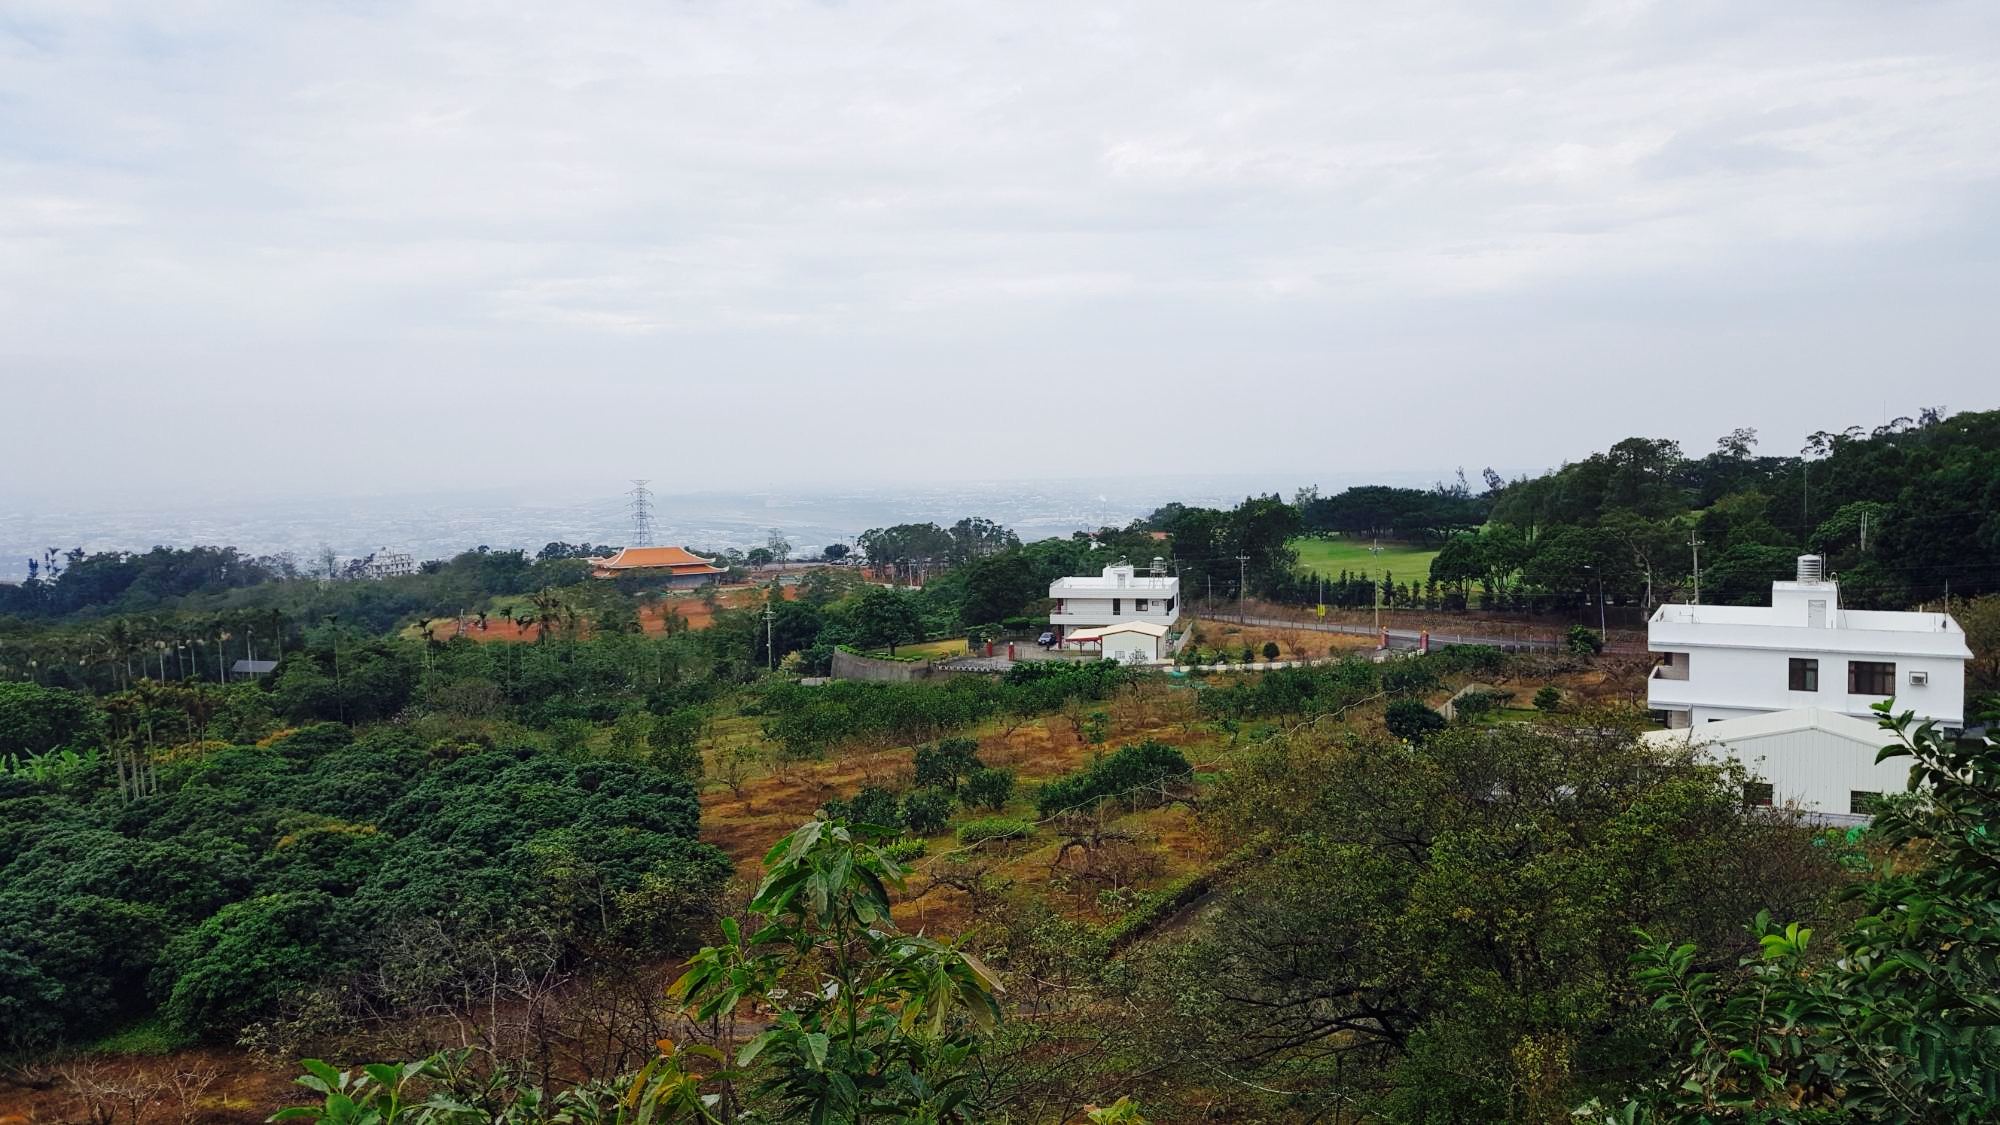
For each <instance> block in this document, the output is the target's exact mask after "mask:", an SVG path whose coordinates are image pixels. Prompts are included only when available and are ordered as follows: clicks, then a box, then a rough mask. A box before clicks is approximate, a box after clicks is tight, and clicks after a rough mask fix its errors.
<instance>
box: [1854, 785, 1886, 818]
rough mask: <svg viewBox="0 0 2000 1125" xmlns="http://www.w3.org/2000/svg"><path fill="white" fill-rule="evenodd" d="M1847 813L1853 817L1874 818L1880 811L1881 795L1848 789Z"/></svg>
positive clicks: (1863, 790)
mask: <svg viewBox="0 0 2000 1125" xmlns="http://www.w3.org/2000/svg"><path fill="white" fill-rule="evenodd" d="M1847 811H1848V812H1850V813H1853V814H1854V815H1855V816H1874V815H1875V814H1876V813H1878V812H1881V811H1882V794H1880V793H1870V792H1868V791H1867V790H1865V789H1850V790H1848V791H1847Z"/></svg>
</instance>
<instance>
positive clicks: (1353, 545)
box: [1287, 538, 1438, 582]
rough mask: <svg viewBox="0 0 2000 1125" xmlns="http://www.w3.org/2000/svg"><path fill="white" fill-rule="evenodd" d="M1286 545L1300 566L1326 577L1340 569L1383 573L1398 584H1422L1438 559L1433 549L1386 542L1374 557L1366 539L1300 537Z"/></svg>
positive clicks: (1350, 571)
mask: <svg viewBox="0 0 2000 1125" xmlns="http://www.w3.org/2000/svg"><path fill="white" fill-rule="evenodd" d="M1287 545H1288V546H1290V547H1291V548H1292V550H1294V551H1297V552H1298V553H1299V565H1300V566H1302V567H1304V568H1305V569H1307V570H1310V571H1315V572H1317V573H1320V574H1324V575H1326V576H1327V577H1329V578H1333V577H1337V576H1339V574H1340V572H1341V571H1343V570H1344V571H1347V572H1348V573H1349V574H1363V573H1366V574H1368V575H1369V576H1370V577H1375V578H1379V577H1381V575H1382V572H1383V571H1384V570H1387V571H1389V572H1390V573H1391V574H1394V575H1395V576H1396V579H1397V580H1398V581H1401V582H1408V581H1409V580H1411V579H1413V578H1414V579H1416V580H1418V581H1422V580H1424V579H1426V578H1429V577H1430V576H1431V560H1432V559H1434V558H1437V556H1438V553H1437V549H1436V548H1435V547H1417V546H1412V545H1411V544H1408V543H1386V542H1385V543H1383V544H1382V552H1381V553H1380V554H1376V553H1374V552H1373V551H1371V550H1370V549H1369V548H1370V547H1372V546H1374V542H1373V541H1372V540H1368V539H1313V538H1304V539H1294V540H1292V541H1291V542H1290V543H1289V544H1287Z"/></svg>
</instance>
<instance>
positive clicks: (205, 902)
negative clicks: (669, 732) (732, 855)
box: [0, 727, 729, 1049]
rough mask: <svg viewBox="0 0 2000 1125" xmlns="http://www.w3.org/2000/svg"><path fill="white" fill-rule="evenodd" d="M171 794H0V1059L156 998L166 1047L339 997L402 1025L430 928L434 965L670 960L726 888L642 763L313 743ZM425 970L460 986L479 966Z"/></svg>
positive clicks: (231, 763) (236, 751) (341, 733)
mask: <svg viewBox="0 0 2000 1125" xmlns="http://www.w3.org/2000/svg"><path fill="white" fill-rule="evenodd" d="M301 751H309V752H307V753H302V752H301ZM158 773H159V791H158V792H157V793H155V794H153V795H150V796H147V797H144V798H142V799H139V800H137V801H132V802H130V803H126V802H124V801H121V800H119V799H118V798H117V796H116V794H117V788H116V782H115V779H113V778H112V777H111V776H110V771H109V769H108V768H106V769H104V770H103V771H102V772H101V775H100V776H99V777H98V779H97V782H96V784H97V785H98V786H101V787H102V789H101V791H99V790H83V791H79V792H78V793H77V794H76V795H74V796H71V795H69V794H67V793H66V792H63V791H58V790H56V789H54V788H53V787H52V786H48V785H37V784H24V783H19V782H16V781H15V780H13V779H9V778H0V950H6V951H8V953H10V954H13V955H15V956H13V957H8V956H0V1017H4V1018H0V1025H5V1028H6V1030H5V1032H4V1033H0V1038H4V1039H5V1040H6V1045H7V1046H9V1047H12V1048H15V1049H21V1048H28V1047H34V1046H39V1045H46V1044H48V1043H50V1042H52V1041H54V1040H55V1039H57V1038H63V1039H69V1040H75V1039H77V1038H80V1037H82V1036H84V1035H87V1034H90V1033H92V1032H94V1031H96V1030H98V1029H100V1028H102V1027H104V1026H106V1025H107V1024H110V1023H112V1022H115V1021H119V1020H123V1019H129V1018H132V1017H136V1016H143V1015H144V1014H145V1013H146V1011H147V1008H148V998H149V996H150V997H151V999H152V1001H153V1002H155V1003H157V1004H158V1005H159V1009H160V1012H161V1013H162V1015H163V1016H164V1017H165V1018H166V1020H167V1022H168V1023H169V1024H170V1025H171V1027H172V1029H173V1030H175V1031H177V1032H178V1031H194V1032H200V1033H203V1034H207V1035H217V1036H225V1037H226V1036H229V1035H230V1034H231V1033H233V1032H234V1031H235V1030H236V1029H237V1028H239V1027H241V1026H242V1025H243V1024H244V1023H245V1022H247V1021H250V1020H254V1019H258V1018H261V1017H262V1016H264V1015H266V1014H268V1013H269V1012H270V1011H271V1010H272V1009H273V1007H275V1006H278V1005H281V1004H282V1003H283V1002H284V1000H285V999H286V998H287V997H288V995H289V994H291V993H293V992H296V991H299V990H303V989H306V988H309V987H313V986H316V985H317V984H319V983H321V982H325V981H328V980H330V979H333V978H340V977H345V978H346V979H348V980H350V981H353V982H356V984H355V987H356V989H358V990H359V992H358V993H357V995H356V999H357V1001H358V1002H362V1003H367V1004H388V1005H393V1004H395V1003H399V1002H402V1001H404V1000H406V999H407V997H402V996H389V995H385V996H375V995H373V994H371V993H368V989H370V988H374V987H377V985H375V984H370V983H368V982H370V981H382V980H383V979H384V978H383V977H382V975H381V973H380V972H379V971H378V969H379V964H378V962H379V959H380V958H382V957H384V956H386V955H387V953H386V952H385V951H386V950H388V949H389V948H391V947H393V946H394V945H395V944H396V943H395V942H393V941H390V940H386V939H387V938H388V937H389V936H390V935H393V934H396V933H398V932H400V931H402V930H403V929H404V928H407V927H412V926H417V925H422V926H425V927H429V928H430V929H431V932H432V934H433V935H434V936H433V938H432V939H429V940H430V941H431V943H432V945H434V946H435V945H438V943H440V942H442V943H443V944H444V945H449V946H456V947H458V948H462V949H470V948H473V947H486V946H491V947H492V948H493V949H495V950H504V949H506V948H508V946H509V943H510V942H514V941H515V939H516V938H517V937H518V936H519V935H523V934H533V935H539V936H537V937H535V938H534V940H535V941H538V942H544V943H552V948H551V950H550V952H551V953H552V954H553V955H554V956H557V957H568V956H571V955H573V954H574V951H576V950H580V949H583V948H596V949H602V948H605V947H607V946H612V945H615V946H619V947H624V948H628V949H635V950H644V951H648V952H653V953H664V952H667V951H669V950H671V949H673V948H675V947H677V946H679V945H681V944H683V943H684V942H685V941H686V939H687V938H688V936H689V935H690V934H691V933H692V932H693V931H694V930H695V929H697V928H698V927H699V925H700V924H701V923H702V921H703V919H704V918H705V915H706V912H707V910H708V909H709V900H710V896H711V895H712V893H713V891H714V890H715V889H716V888H717V887H718V886H720V884H721V882H722V880H723V879H724V878H726V876H727V874H728V871H729V864H728V861H727V860H726V858H724V857H723V855H722V854H721V853H720V852H718V851H717V850H716V849H714V848H712V847H710V846H709V845H707V844H704V843H702V842H700V840H699V839H698V831H699V824H700V815H701V810H700V806H699V804H698V803H697V802H696V799H695V793H694V790H693V789H692V788H691V787H689V786H688V784H687V783H686V782H685V781H684V780H682V779H680V778H677V777H674V776H672V775H670V774H667V773H665V772H663V771H660V770H658V769H655V768H652V767H650V766H646V765H641V764H634V763H628V762H607V761H590V760H583V761H572V760H567V759H563V758H557V757H553V756H550V755H547V754H544V753H541V752H538V751H537V750H535V749H534V748H532V747H528V746H518V747H517V746H495V747H488V748H485V749H478V750H473V751H469V752H465V753H462V754H453V755H440V756H432V755H430V754H429V753H427V752H426V751H425V750H424V749H423V748H422V740H421V739H418V738H416V737H414V736H413V735H412V734H411V732H409V731H408V730H406V729H404V728H400V727H387V728H380V729H378V730H376V731H372V732H369V733H368V734H366V735H364V736H363V737H362V738H360V739H351V738H348V737H347V736H346V728H344V727H335V728H333V729H331V730H329V729H325V728H322V727H309V728H306V729H305V730H302V731H300V732H298V734H296V735H294V736H292V737H291V738H288V739H283V740H280V741H279V742H278V743H277V744H275V745H274V746H272V747H271V748H268V749H259V748H254V747H230V748H226V749H218V750H213V751H210V752H208V753H206V754H203V755H200V756H194V757H183V758H181V759H179V760H176V761H174V762H171V763H162V764H161V765H160V766H159V767H158ZM369 935H374V938H370V937H369ZM378 939H379V940H378ZM425 971H426V972H427V973H431V974H433V975H432V976H431V977H430V978H428V979H430V980H431V981H432V983H433V985H434V986H436V987H440V988H449V987H450V982H451V981H453V980H456V979H458V977H457V976H456V974H458V973H461V972H469V971H471V965H470V963H469V962H467V963H463V964H460V963H447V962H445V961H439V962H438V963H437V964H434V965H431V966H429V967H428V968H427V969H426V970H425ZM381 987H388V985H387V984H382V985H381Z"/></svg>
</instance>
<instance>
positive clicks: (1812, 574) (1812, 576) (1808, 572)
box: [1799, 555, 1826, 583]
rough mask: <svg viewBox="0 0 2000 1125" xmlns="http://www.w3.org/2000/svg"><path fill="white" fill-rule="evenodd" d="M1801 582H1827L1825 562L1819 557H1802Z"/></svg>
mask: <svg viewBox="0 0 2000 1125" xmlns="http://www.w3.org/2000/svg"><path fill="white" fill-rule="evenodd" d="M1799 581H1801V582H1809V583H1820V582H1824V581H1826V567H1825V560H1824V559H1821V558H1820V557H1819V556H1818V555H1800V556H1799Z"/></svg>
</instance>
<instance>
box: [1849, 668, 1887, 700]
mask: <svg viewBox="0 0 2000 1125" xmlns="http://www.w3.org/2000/svg"><path fill="white" fill-rule="evenodd" d="M1847 694H1849V695H1894V694H1896V666H1895V665H1894V664H1889V663H1886V662H1883V661H1877V660H1850V661H1848V662H1847Z"/></svg>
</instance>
